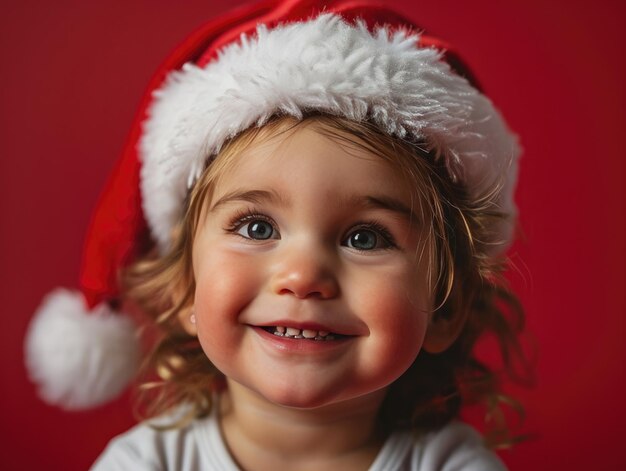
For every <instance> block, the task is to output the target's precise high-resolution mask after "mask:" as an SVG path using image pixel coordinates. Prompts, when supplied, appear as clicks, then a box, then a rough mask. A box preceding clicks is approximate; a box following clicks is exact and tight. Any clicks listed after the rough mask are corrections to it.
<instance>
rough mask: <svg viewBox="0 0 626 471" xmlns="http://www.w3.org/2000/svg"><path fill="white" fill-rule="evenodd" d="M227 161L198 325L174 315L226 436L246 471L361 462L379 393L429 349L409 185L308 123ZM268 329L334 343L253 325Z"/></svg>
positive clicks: (422, 262)
mask: <svg viewBox="0 0 626 471" xmlns="http://www.w3.org/2000/svg"><path fill="white" fill-rule="evenodd" d="M235 159H237V160H236V162H235V165H233V166H231V167H230V168H229V170H228V171H226V172H225V173H224V174H223V175H221V177H220V178H219V180H218V181H217V184H216V187H215V190H214V192H213V196H212V199H211V201H210V202H208V204H207V206H206V208H205V211H204V213H203V215H202V220H201V223H200V225H199V229H198V232H197V234H196V238H195V241H194V246H193V265H194V276H195V279H196V292H195V298H194V313H195V324H193V325H192V324H190V323H189V322H185V326H186V328H187V330H188V331H190V332H191V333H193V334H197V336H198V338H199V341H200V343H201V345H202V347H203V349H204V351H205V353H206V354H207V356H208V358H209V359H210V360H211V361H212V362H213V363H214V364H215V365H216V366H217V368H218V369H220V371H222V372H223V373H224V374H225V375H226V378H227V383H228V388H227V391H226V393H224V395H223V399H222V410H221V421H222V428H223V432H224V435H225V438H226V441H227V443H228V444H229V447H230V448H231V451H232V453H233V455H234V456H235V458H236V459H237V460H238V461H239V463H240V465H241V466H242V467H244V468H249V467H252V466H254V469H271V467H272V466H281V467H282V469H308V468H307V466H310V467H311V469H314V468H315V467H316V466H320V465H322V464H330V463H331V462H332V463H335V464H340V465H349V466H350V468H351V469H360V468H364V469H366V468H367V466H368V465H369V463H371V461H372V460H373V459H374V457H375V454H376V452H377V451H378V449H379V447H380V445H381V443H380V441H379V440H378V439H376V438H375V434H374V424H375V417H376V412H377V411H378V408H379V406H380V404H381V401H382V400H383V398H384V395H385V392H386V388H387V386H388V385H389V384H390V383H392V382H393V381H394V380H396V379H397V378H398V377H399V376H400V375H401V374H402V373H403V372H404V371H405V370H406V369H407V368H408V367H409V366H410V365H411V363H412V362H413V361H414V360H415V358H416V356H417V354H418V353H419V351H420V349H421V348H422V346H424V347H425V348H429V342H431V343H432V344H433V349H438V347H437V345H436V344H437V343H438V342H440V340H441V338H440V337H441V335H439V334H438V335H435V337H433V339H432V340H431V339H430V336H429V335H427V330H428V326H429V322H430V317H431V314H430V313H431V310H432V303H433V302H432V299H431V293H430V292H429V279H428V275H427V274H428V270H427V268H428V267H427V260H428V257H427V253H426V251H427V250H428V248H427V244H425V243H424V234H425V232H426V231H425V230H424V228H423V227H424V226H423V222H422V221H420V220H419V218H418V216H417V214H420V211H418V210H415V209H416V208H415V204H416V203H415V195H414V192H412V191H411V188H409V186H408V185H407V183H406V182H405V181H404V180H403V178H401V175H399V174H398V173H397V170H395V169H394V168H393V167H392V166H391V164H389V163H387V162H385V161H383V160H382V159H381V158H380V157H378V156H376V155H374V154H372V153H370V152H368V151H367V150H365V149H363V148H361V147H357V146H353V145H349V144H346V143H342V144H341V145H339V144H338V143H337V142H336V141H335V140H333V139H332V138H330V137H327V136H325V135H323V134H321V133H320V132H319V130H318V129H316V127H315V125H310V126H302V127H299V128H296V129H295V130H291V131H288V132H283V133H280V134H278V135H276V136H272V137H270V138H269V139H263V140H261V141H259V142H253V143H252V145H250V146H248V147H247V148H246V149H245V150H244V151H243V152H242V153H241V154H240V155H237V156H236V157H235ZM418 204H419V202H418ZM276 325H279V326H291V327H296V328H311V329H313V330H325V331H330V332H334V333H340V334H342V337H340V338H339V339H338V340H334V341H333V340H330V341H315V340H307V339H285V338H280V337H276V336H274V335H273V334H272V333H268V332H266V331H265V330H264V329H262V328H261V327H267V326H276ZM435 330H436V329H435ZM312 444H315V445H312ZM272 450H280V453H275V452H273V451H272ZM303 453H306V456H307V459H306V460H304V459H302V457H303ZM296 456H298V457H299V459H298V460H295V461H294V459H293V458H294V457H296Z"/></svg>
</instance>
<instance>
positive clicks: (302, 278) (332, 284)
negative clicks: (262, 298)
mask: <svg viewBox="0 0 626 471" xmlns="http://www.w3.org/2000/svg"><path fill="white" fill-rule="evenodd" d="M274 268H275V270H274V274H273V276H272V280H271V289H272V291H273V292H274V293H276V294H280V295H292V296H295V297H297V298H300V299H306V298H319V299H332V298H334V297H336V296H337V295H338V294H339V291H340V290H339V283H338V280H337V277H336V273H335V268H334V266H333V262H332V255H330V254H327V253H325V251H324V250H316V249H314V248H313V247H306V248H305V247H292V248H290V249H289V250H288V251H285V252H283V253H282V254H281V256H280V259H279V261H278V262H277V263H276V265H275V266H274Z"/></svg>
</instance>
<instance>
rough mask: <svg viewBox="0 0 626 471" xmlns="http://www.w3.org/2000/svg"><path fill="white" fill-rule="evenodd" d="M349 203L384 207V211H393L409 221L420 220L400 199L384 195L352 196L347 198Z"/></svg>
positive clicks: (377, 207) (373, 207)
mask: <svg viewBox="0 0 626 471" xmlns="http://www.w3.org/2000/svg"><path fill="white" fill-rule="evenodd" d="M348 203H349V204H352V205H355V206H360V207H362V208H365V209H370V208H371V209H384V210H386V211H391V212H393V213H397V214H399V215H400V216H403V217H404V218H406V219H408V221H409V222H412V221H416V222H420V221H421V218H419V217H418V215H417V214H416V213H415V211H413V209H412V208H410V207H408V206H407V205H405V204H404V203H402V202H401V201H399V200H397V199H395V198H391V197H389V196H384V195H376V196H370V195H368V196H357V197H354V198H350V199H349V200H348Z"/></svg>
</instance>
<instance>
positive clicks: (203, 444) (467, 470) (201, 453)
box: [91, 408, 505, 471]
mask: <svg viewBox="0 0 626 471" xmlns="http://www.w3.org/2000/svg"><path fill="white" fill-rule="evenodd" d="M214 409H215V408H214ZM122 470H124V471H126V470H129V471H130V470H132V471H135V470H137V471H144V470H145V471H148V470H150V471H157V470H159V471H166V470H167V471H195V470H207V471H240V470H239V467H238V466H237V465H236V464H235V461H234V460H233V458H232V457H231V455H230V453H229V452H228V449H227V448H226V444H225V443H224V440H223V438H222V434H221V432H220V428H219V424H218V421H217V420H216V417H215V414H212V415H210V416H209V417H207V418H204V419H197V420H195V421H194V422H192V423H191V424H190V425H189V426H187V427H185V428H182V429H175V430H165V431H159V430H155V429H153V428H151V427H150V426H149V425H147V424H139V425H137V426H136V427H134V428H132V429H131V430H129V431H128V432H126V433H124V434H122V435H119V436H118V437H116V438H114V439H113V440H112V441H111V442H110V443H109V445H108V446H107V448H106V449H105V451H104V452H103V453H102V455H101V456H100V457H99V458H98V460H97V461H96V462H95V463H94V465H93V467H92V468H91V471H122ZM502 470H505V467H504V465H503V464H502V462H501V461H500V460H499V459H498V458H497V457H496V455H495V454H493V453H492V452H490V451H489V450H487V449H486V448H485V447H484V446H483V444H482V440H481V438H480V436H479V435H478V433H476V431H475V430H474V429H472V428H471V427H469V426H468V425H466V424H463V423H460V422H452V423H450V424H448V425H447V426H445V427H444V428H443V429H441V430H439V431H437V432H433V433H430V434H427V435H425V436H423V437H421V438H415V437H414V436H413V435H412V434H411V433H410V432H397V433H394V434H392V435H391V436H390V437H389V438H388V439H387V441H386V442H385V443H384V445H383V447H382V449H381V450H380V452H379V453H378V456H377V457H376V459H375V460H374V462H373V463H372V465H371V466H370V468H369V471H502Z"/></svg>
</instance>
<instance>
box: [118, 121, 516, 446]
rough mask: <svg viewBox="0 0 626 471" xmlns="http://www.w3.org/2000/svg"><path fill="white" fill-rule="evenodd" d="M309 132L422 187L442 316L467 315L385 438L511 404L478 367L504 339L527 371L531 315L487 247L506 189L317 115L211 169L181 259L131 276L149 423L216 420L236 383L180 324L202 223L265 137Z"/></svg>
mask: <svg viewBox="0 0 626 471" xmlns="http://www.w3.org/2000/svg"><path fill="white" fill-rule="evenodd" d="M309 125H313V126H315V129H316V130H317V131H318V132H321V133H323V134H324V135H326V136H327V137H329V138H331V139H334V140H335V141H336V142H337V143H338V144H339V145H346V146H348V147H349V146H355V145H356V146H361V147H363V148H365V149H367V150H368V151H370V152H373V153H374V154H376V155H378V156H380V157H381V158H382V159H384V160H385V161H388V162H390V163H391V164H392V165H394V166H395V167H396V168H398V169H399V170H400V172H401V174H402V175H403V178H405V179H406V181H407V182H409V183H410V184H411V187H412V188H414V189H415V195H414V197H415V198H416V199H417V200H418V201H419V202H420V204H419V207H420V208H421V210H422V211H423V212H424V211H426V212H427V213H428V214H427V216H428V218H425V220H427V221H431V224H430V228H429V231H428V235H427V238H426V239H427V243H429V244H431V248H432V249H433V250H427V251H425V253H428V254H429V255H428V256H430V257H431V259H430V260H429V263H428V265H429V267H430V269H431V270H432V272H431V273H429V276H428V278H429V279H430V280H431V281H432V286H431V287H430V288H431V292H432V293H434V299H435V306H436V308H435V311H434V313H433V315H434V316H439V317H440V318H442V319H451V318H453V317H454V316H463V317H465V322H464V324H463V327H462V329H461V332H460V334H459V336H458V337H457V338H456V340H455V341H454V343H453V344H452V345H451V346H450V347H449V348H448V349H446V350H445V351H444V352H442V353H438V354H429V353H427V352H425V351H422V352H420V354H419V355H418V357H417V359H416V360H415V362H414V363H413V364H412V365H411V367H410V368H409V369H408V370H407V371H406V372H405V373H404V374H403V375H402V376H401V377H400V378H398V379H397V380H396V381H395V382H394V383H393V384H392V385H391V387H390V389H389V392H388V394H387V396H386V399H385V401H384V403H383V405H382V407H381V410H380V413H379V418H378V424H379V430H380V431H381V433H388V432H389V431H390V430H392V429H397V428H410V429H413V430H415V431H424V430H431V429H434V428H438V427H441V426H443V425H445V424H446V423H447V422H449V421H450V420H452V419H454V418H456V417H458V416H459V414H460V412H461V409H462V408H463V406H465V405H470V404H476V403H482V404H485V405H487V406H488V409H490V410H493V409H494V407H497V405H498V403H499V402H501V399H502V398H503V397H504V396H503V393H502V387H501V384H500V380H499V378H500V375H499V374H497V372H496V371H495V370H494V368H492V367H490V366H488V365H487V364H486V363H485V362H483V361H481V360H480V359H479V358H478V357H477V355H476V353H475V347H476V344H477V341H478V340H479V339H480V338H481V337H483V336H485V335H492V336H494V337H495V338H496V339H497V341H498V345H499V351H500V355H501V358H502V364H503V366H504V371H505V372H508V373H509V376H513V374H514V373H513V371H514V365H515V364H516V363H518V364H519V363H520V362H521V364H526V362H525V359H524V354H523V351H522V348H521V346H520V343H519V340H518V336H519V334H520V333H521V332H522V330H523V328H524V313H523V310H522V308H521V306H520V303H519V302H518V300H517V298H516V297H515V296H514V295H513V293H511V292H510V291H509V290H508V288H507V287H506V283H505V282H504V279H503V277H502V274H503V272H504V269H505V268H506V263H505V260H504V259H501V258H497V257H493V256H492V255H490V254H491V253H493V251H492V249H493V247H492V244H493V242H489V243H488V242H486V241H490V240H492V236H491V234H490V233H489V231H490V228H491V227H492V226H493V224H494V223H495V222H497V220H499V219H501V218H504V217H506V216H505V215H504V214H502V213H500V212H499V211H498V210H497V208H495V207H494V205H493V203H492V202H493V201H494V199H495V198H494V195H495V194H497V192H498V191H499V187H498V184H497V182H496V183H494V187H493V189H492V190H491V192H490V193H489V194H484V195H480V196H479V197H478V198H476V197H470V196H469V195H468V192H467V191H466V189H465V188H464V186H463V185H462V183H459V182H455V181H453V179H451V178H450V177H449V175H448V171H447V169H446V167H445V164H444V163H443V162H442V160H443V159H441V158H439V156H437V155H435V154H434V153H433V152H429V145H428V142H426V141H425V142H420V143H412V142H405V141H402V140H399V139H397V138H393V137H390V136H388V135H386V134H384V133H382V132H381V131H380V130H378V129H377V128H376V127H375V126H374V125H372V124H370V123H367V122H364V123H357V122H353V121H350V120H347V119H345V118H340V117H334V116H328V115H323V114H312V115H310V116H306V117H304V119H302V120H299V121H296V120H294V119H292V118H281V117H276V118H275V119H273V120H271V121H270V122H269V123H267V124H266V125H264V126H263V127H260V128H251V129H249V130H247V131H245V132H244V133H242V134H240V135H239V136H237V137H236V138H234V139H232V140H231V141H230V142H228V143H227V144H226V145H225V146H224V147H223V148H222V150H221V151H220V153H219V154H218V155H217V156H216V157H215V158H214V159H212V160H211V163H210V165H209V164H208V163H207V168H206V169H205V171H204V173H203V175H202V176H201V177H200V179H199V180H198V182H197V183H196V184H195V186H194V187H193V188H192V189H191V191H190V192H189V195H188V197H187V200H186V204H185V208H186V211H185V215H184V217H183V219H182V221H180V222H179V225H178V226H177V228H176V230H175V231H174V233H173V234H172V245H171V249H170V250H169V252H167V253H166V254H164V255H159V254H157V253H156V252H152V253H151V254H150V255H149V256H147V257H146V258H145V259H143V260H141V261H139V262H137V263H135V264H134V265H132V266H131V267H130V268H129V269H127V270H126V272H125V273H124V277H123V282H124V283H123V284H124V286H125V296H126V298H127V299H128V300H130V301H131V302H134V303H136V304H138V305H139V307H140V308H141V309H142V310H143V311H144V312H145V313H146V314H147V315H148V316H149V318H150V321H151V322H150V323H151V324H152V325H155V326H156V327H157V330H158V334H157V338H156V339H155V340H154V346H153V348H152V350H151V351H150V353H149V354H148V355H147V356H146V359H145V364H144V372H145V375H146V380H145V381H144V382H143V384H141V386H140V389H139V390H140V392H141V394H140V395H139V397H138V406H139V409H140V412H139V415H140V416H141V417H143V418H145V417H153V416H156V415H159V414H161V413H164V412H166V411H167V410H169V409H171V408H172V407H174V406H176V405H178V404H181V403H186V404H188V405H189V406H190V407H189V408H188V409H187V414H186V415H185V416H184V417H183V418H182V419H181V420H180V421H179V422H177V423H176V424H173V425H174V426H181V425H183V424H184V423H186V422H187V421H189V420H192V419H193V418H195V417H201V416H205V415H207V414H208V413H209V412H210V410H211V406H212V397H213V395H214V394H215V392H216V391H218V390H220V389H221V388H222V387H223V385H224V382H223V380H224V378H223V376H222V374H221V373H220V372H219V371H218V370H217V368H215V366H213V364H212V363H211V362H210V361H209V359H208V358H207V357H206V355H205V354H204V352H203V350H202V348H201V346H200V344H199V342H198V340H197V339H196V338H195V337H193V336H191V335H189V334H187V333H186V331H185V330H184V329H183V327H182V325H181V322H180V320H179V319H180V318H181V316H183V315H189V312H190V310H191V307H192V302H193V295H194V291H195V281H194V277H193V267H192V258H191V251H192V246H193V242H194V236H195V233H196V230H197V228H198V222H199V219H200V215H201V213H202V210H203V208H204V207H205V205H206V204H207V202H208V201H210V200H211V197H212V191H213V188H214V187H215V184H216V182H217V181H218V180H219V178H220V176H221V175H222V174H223V173H224V172H225V170H227V169H228V168H229V167H230V166H231V165H233V162H234V160H235V159H233V156H236V155H238V154H239V153H240V152H241V151H242V150H244V149H245V148H246V147H247V146H249V145H250V144H251V143H252V142H257V141H258V140H259V139H267V138H270V137H272V136H275V135H276V134H278V133H282V132H289V131H290V130H292V129H295V128H298V127H301V126H309ZM416 182H417V184H416ZM139 409H138V410H139ZM505 429H506V426H505V425H504V424H496V426H495V427H494V430H493V434H494V435H492V438H493V437H496V439H495V440H491V441H492V442H494V443H492V444H496V443H495V442H499V443H500V444H502V443H504V442H510V441H511V439H510V436H509V435H507V434H506V433H504V434H503V430H505ZM488 438H489V437H488Z"/></svg>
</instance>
